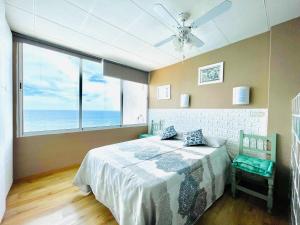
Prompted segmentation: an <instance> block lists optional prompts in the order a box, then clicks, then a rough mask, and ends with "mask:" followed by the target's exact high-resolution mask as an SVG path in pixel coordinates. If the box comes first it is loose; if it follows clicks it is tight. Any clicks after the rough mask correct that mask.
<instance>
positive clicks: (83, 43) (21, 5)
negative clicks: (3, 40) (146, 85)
mask: <svg viewBox="0 0 300 225" xmlns="http://www.w3.org/2000/svg"><path fill="white" fill-rule="evenodd" d="M222 1H223V0H201V1H200V0H6V15H7V20H8V23H9V25H10V27H11V29H12V30H13V31H16V32H19V33H22V34H26V35H30V36H33V37H37V38H39V39H43V40H46V41H50V42H53V43H57V44H60V45H63V46H66V47H71V48H74V49H76V50H80V51H84V52H87V53H90V54H93V55H96V56H99V57H103V58H106V59H110V60H113V61H116V62H119V63H123V64H126V65H129V66H133V67H136V68H139V69H143V70H146V71H151V70H154V69H158V68H161V67H164V66H167V65H170V64H174V63H176V62H179V61H181V60H182V54H180V53H178V52H175V51H174V47H173V45H172V43H170V44H167V45H165V46H163V47H160V48H155V47H153V45H154V44H155V43H156V42H158V41H160V40H162V39H164V38H167V37H168V36H170V35H172V34H173V28H172V27H171V26H169V25H168V24H167V23H166V22H165V21H162V20H161V19H160V18H159V17H158V16H157V15H156V14H155V12H154V10H153V5H154V3H157V2H161V3H163V4H164V5H165V6H167V7H168V8H169V9H170V10H172V12H174V13H175V14H176V13H179V12H184V11H187V12H190V13H191V19H190V21H192V20H193V19H195V18H197V17H199V16H201V15H202V14H203V13H205V12H206V11H208V10H210V9H211V8H213V7H214V6H216V5H217V4H219V3H221V2H222ZM231 1H232V3H233V4H232V8H231V9H230V10H229V11H227V12H225V13H224V14H222V15H221V16H219V17H218V18H216V19H215V20H213V21H211V22H209V23H207V24H205V25H203V26H201V27H199V28H198V29H196V30H194V31H193V33H194V34H195V35H196V36H198V37H199V38H200V39H201V40H203V41H204V42H205V45H204V46H203V47H202V48H200V49H196V48H193V49H191V50H190V51H188V52H186V53H185V56H186V58H190V57H193V56H195V55H199V54H201V53H204V52H208V51H211V50H213V49H216V48H220V47H222V46H225V45H228V44H231V43H234V42H237V41H239V40H242V39H245V38H248V37H251V36H254V35H257V34H259V33H263V32H265V31H268V30H269V29H270V26H273V25H275V24H278V23H281V22H284V21H287V20H290V19H292V18H295V17H298V16H300V0H231Z"/></svg>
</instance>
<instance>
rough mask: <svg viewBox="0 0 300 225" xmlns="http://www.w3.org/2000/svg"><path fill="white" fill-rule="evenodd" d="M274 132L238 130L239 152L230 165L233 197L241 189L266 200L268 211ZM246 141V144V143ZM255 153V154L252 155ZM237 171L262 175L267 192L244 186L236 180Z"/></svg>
mask: <svg viewBox="0 0 300 225" xmlns="http://www.w3.org/2000/svg"><path fill="white" fill-rule="evenodd" d="M276 136H277V135H276V134H272V135H270V136H258V135H250V134H245V133H244V132H243V131H242V130H241V131H240V146H239V154H238V155H237V156H236V157H235V158H234V160H233V162H232V165H231V178H232V179H231V180H232V181H231V191H232V196H233V197H235V195H236V191H237V190H238V191H242V192H245V193H247V194H250V195H253V196H255V197H258V198H261V199H263V200H265V201H267V208H268V212H269V213H270V212H271V211H272V208H273V187H274V177H275V165H276ZM247 141H248V144H247V143H246V142H247ZM253 155H255V156H253ZM258 155H260V156H258ZM237 172H242V173H250V174H254V175H255V176H259V177H262V178H264V179H266V180H267V182H268V194H267V195H264V194H262V193H260V192H257V191H254V190H251V189H249V188H246V187H244V186H242V185H240V184H239V182H237Z"/></svg>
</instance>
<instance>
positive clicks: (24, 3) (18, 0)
mask: <svg viewBox="0 0 300 225" xmlns="http://www.w3.org/2000/svg"><path fill="white" fill-rule="evenodd" d="M5 2H6V4H9V5H12V6H15V7H17V8H19V9H23V10H25V11H27V12H30V13H33V11H34V0H6V1H5Z"/></svg>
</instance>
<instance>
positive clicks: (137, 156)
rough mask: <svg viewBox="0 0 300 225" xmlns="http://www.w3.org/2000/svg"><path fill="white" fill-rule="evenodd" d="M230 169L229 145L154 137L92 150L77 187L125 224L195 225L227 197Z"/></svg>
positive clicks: (83, 165) (78, 173) (78, 176)
mask: <svg viewBox="0 0 300 225" xmlns="http://www.w3.org/2000/svg"><path fill="white" fill-rule="evenodd" d="M229 165H230V160H229V157H228V154H227V151H226V147H225V146H222V147H220V148H211V147H207V146H194V147H184V146H183V144H182V141H180V140H163V141H162V140H160V139H159V137H156V136H155V137H149V138H143V139H137V140H133V141H128V142H122V143H118V144H113V145H108V146H103V147H99V148H95V149H92V150H90V151H89V152H88V153H87V155H86V156H85V158H84V160H83V162H82V164H81V166H80V168H79V170H78V172H77V174H76V176H75V178H74V184H75V185H76V186H78V187H79V188H80V189H81V190H82V191H83V192H85V193H89V192H93V194H94V195H95V198H96V199H97V200H98V201H99V202H101V203H102V204H104V205H105V206H106V207H108V208H109V209H110V211H111V212H112V214H113V215H114V217H115V219H116V220H117V222H118V223H119V224H120V225H190V224H194V223H195V222H196V221H197V219H198V218H199V217H200V216H201V215H202V214H203V213H204V211H205V210H206V209H207V208H208V207H209V206H211V204H212V203H213V202H214V201H216V200H217V199H218V198H219V197H220V196H221V195H222V194H223V192H224V186H225V183H226V180H227V177H228V171H229Z"/></svg>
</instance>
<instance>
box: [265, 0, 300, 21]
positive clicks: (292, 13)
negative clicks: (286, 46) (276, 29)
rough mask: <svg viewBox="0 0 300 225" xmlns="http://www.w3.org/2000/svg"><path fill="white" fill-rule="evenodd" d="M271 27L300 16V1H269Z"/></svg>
mask: <svg viewBox="0 0 300 225" xmlns="http://www.w3.org/2000/svg"><path fill="white" fill-rule="evenodd" d="M267 9H268V14H269V18H270V24H271V26H273V25H276V24H278V23H282V22H285V21H287V20H290V19H293V18H296V17H298V16H299V14H300V0H285V1H278V0H277V1H274V0H267Z"/></svg>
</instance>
